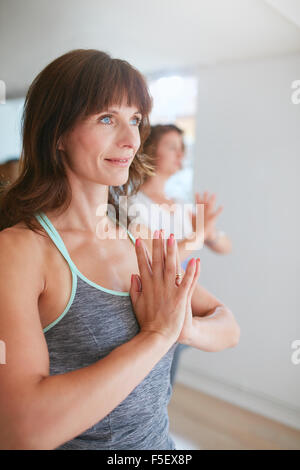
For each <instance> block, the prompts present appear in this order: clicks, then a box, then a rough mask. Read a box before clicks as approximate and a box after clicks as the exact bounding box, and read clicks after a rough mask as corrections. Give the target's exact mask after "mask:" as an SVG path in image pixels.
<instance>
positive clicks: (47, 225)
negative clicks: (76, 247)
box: [35, 212, 76, 273]
mask: <svg viewBox="0 0 300 470" xmlns="http://www.w3.org/2000/svg"><path fill="white" fill-rule="evenodd" d="M35 218H36V219H37V220H38V221H39V223H40V224H41V225H42V227H43V228H44V229H45V231H46V232H47V234H48V235H49V237H50V238H51V240H52V241H53V243H54V244H55V245H56V247H57V249H58V250H59V251H60V253H61V254H62V255H63V257H64V258H65V260H66V261H67V263H68V265H69V267H70V269H71V271H72V272H73V273H74V271H76V270H74V264H73V261H72V260H71V258H70V255H69V253H68V250H67V249H66V247H65V244H64V242H63V241H62V239H61V237H60V235H59V234H58V232H57V231H56V230H55V227H54V226H53V224H52V223H51V222H50V220H49V219H48V217H47V216H46V214H44V213H43V212H39V213H38V214H35Z"/></svg>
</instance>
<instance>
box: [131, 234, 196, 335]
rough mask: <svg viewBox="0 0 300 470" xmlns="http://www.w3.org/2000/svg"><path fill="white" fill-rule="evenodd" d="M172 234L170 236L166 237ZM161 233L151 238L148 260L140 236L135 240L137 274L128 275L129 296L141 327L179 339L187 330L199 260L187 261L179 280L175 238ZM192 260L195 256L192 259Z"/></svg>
mask: <svg viewBox="0 0 300 470" xmlns="http://www.w3.org/2000/svg"><path fill="white" fill-rule="evenodd" d="M170 238H172V237H170ZM170 238H169V239H168V243H167V248H166V247H165V243H164V238H163V235H162V234H161V232H160V235H159V238H153V240H152V262H151V261H150V257H149V254H148V251H147V248H146V247H145V245H144V243H143V240H141V239H140V241H139V242H138V243H136V255H137V261H138V266H139V271H140V275H135V276H132V279H131V287H130V296H131V301H132V304H133V308H134V312H135V314H136V316H137V320H138V322H139V325H140V328H141V330H142V331H152V332H153V331H154V332H157V333H160V334H162V335H164V336H165V337H166V339H167V338H168V339H172V341H173V342H175V341H178V339H179V338H180V340H181V341H183V340H184V339H185V337H186V335H187V334H190V331H189V329H190V320H191V318H190V317H191V298H192V294H193V290H194V288H195V285H196V282H197V279H198V276H199V272H200V271H199V268H198V266H199V262H197V263H196V262H195V263H194V264H193V258H192V259H191V260H190V261H189V264H188V266H187V269H186V271H185V272H184V276H183V278H182V281H181V282H180V283H176V277H175V276H176V273H178V272H181V266H180V262H179V267H178V260H179V256H178V250H177V243H176V240H175V239H174V238H173V240H174V242H173V244H171V243H170V242H169V241H170ZM194 261H195V260H194Z"/></svg>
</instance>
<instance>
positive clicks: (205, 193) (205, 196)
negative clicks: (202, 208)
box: [203, 191, 208, 204]
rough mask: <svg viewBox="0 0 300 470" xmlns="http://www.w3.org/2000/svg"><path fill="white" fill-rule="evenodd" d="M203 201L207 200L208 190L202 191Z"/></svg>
mask: <svg viewBox="0 0 300 470" xmlns="http://www.w3.org/2000/svg"><path fill="white" fill-rule="evenodd" d="M203 201H204V203H205V204H206V203H207V201H208V191H204V194H203Z"/></svg>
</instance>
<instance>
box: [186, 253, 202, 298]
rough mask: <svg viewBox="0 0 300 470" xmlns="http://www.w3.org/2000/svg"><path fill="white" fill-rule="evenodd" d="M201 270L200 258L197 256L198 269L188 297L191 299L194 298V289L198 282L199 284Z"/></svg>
mask: <svg viewBox="0 0 300 470" xmlns="http://www.w3.org/2000/svg"><path fill="white" fill-rule="evenodd" d="M200 270H201V266H200V258H197V259H196V269H195V274H194V278H193V280H192V284H191V287H190V290H189V293H188V299H189V300H191V299H192V296H193V292H194V289H195V287H196V284H197V282H198V279H199V276H200Z"/></svg>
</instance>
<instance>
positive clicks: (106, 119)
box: [100, 116, 110, 124]
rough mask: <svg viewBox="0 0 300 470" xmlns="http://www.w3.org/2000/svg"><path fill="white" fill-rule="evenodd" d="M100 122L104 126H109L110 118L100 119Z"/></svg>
mask: <svg viewBox="0 0 300 470" xmlns="http://www.w3.org/2000/svg"><path fill="white" fill-rule="evenodd" d="M100 121H101V122H103V123H104V124H110V116H104V117H103V118H101V119H100Z"/></svg>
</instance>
